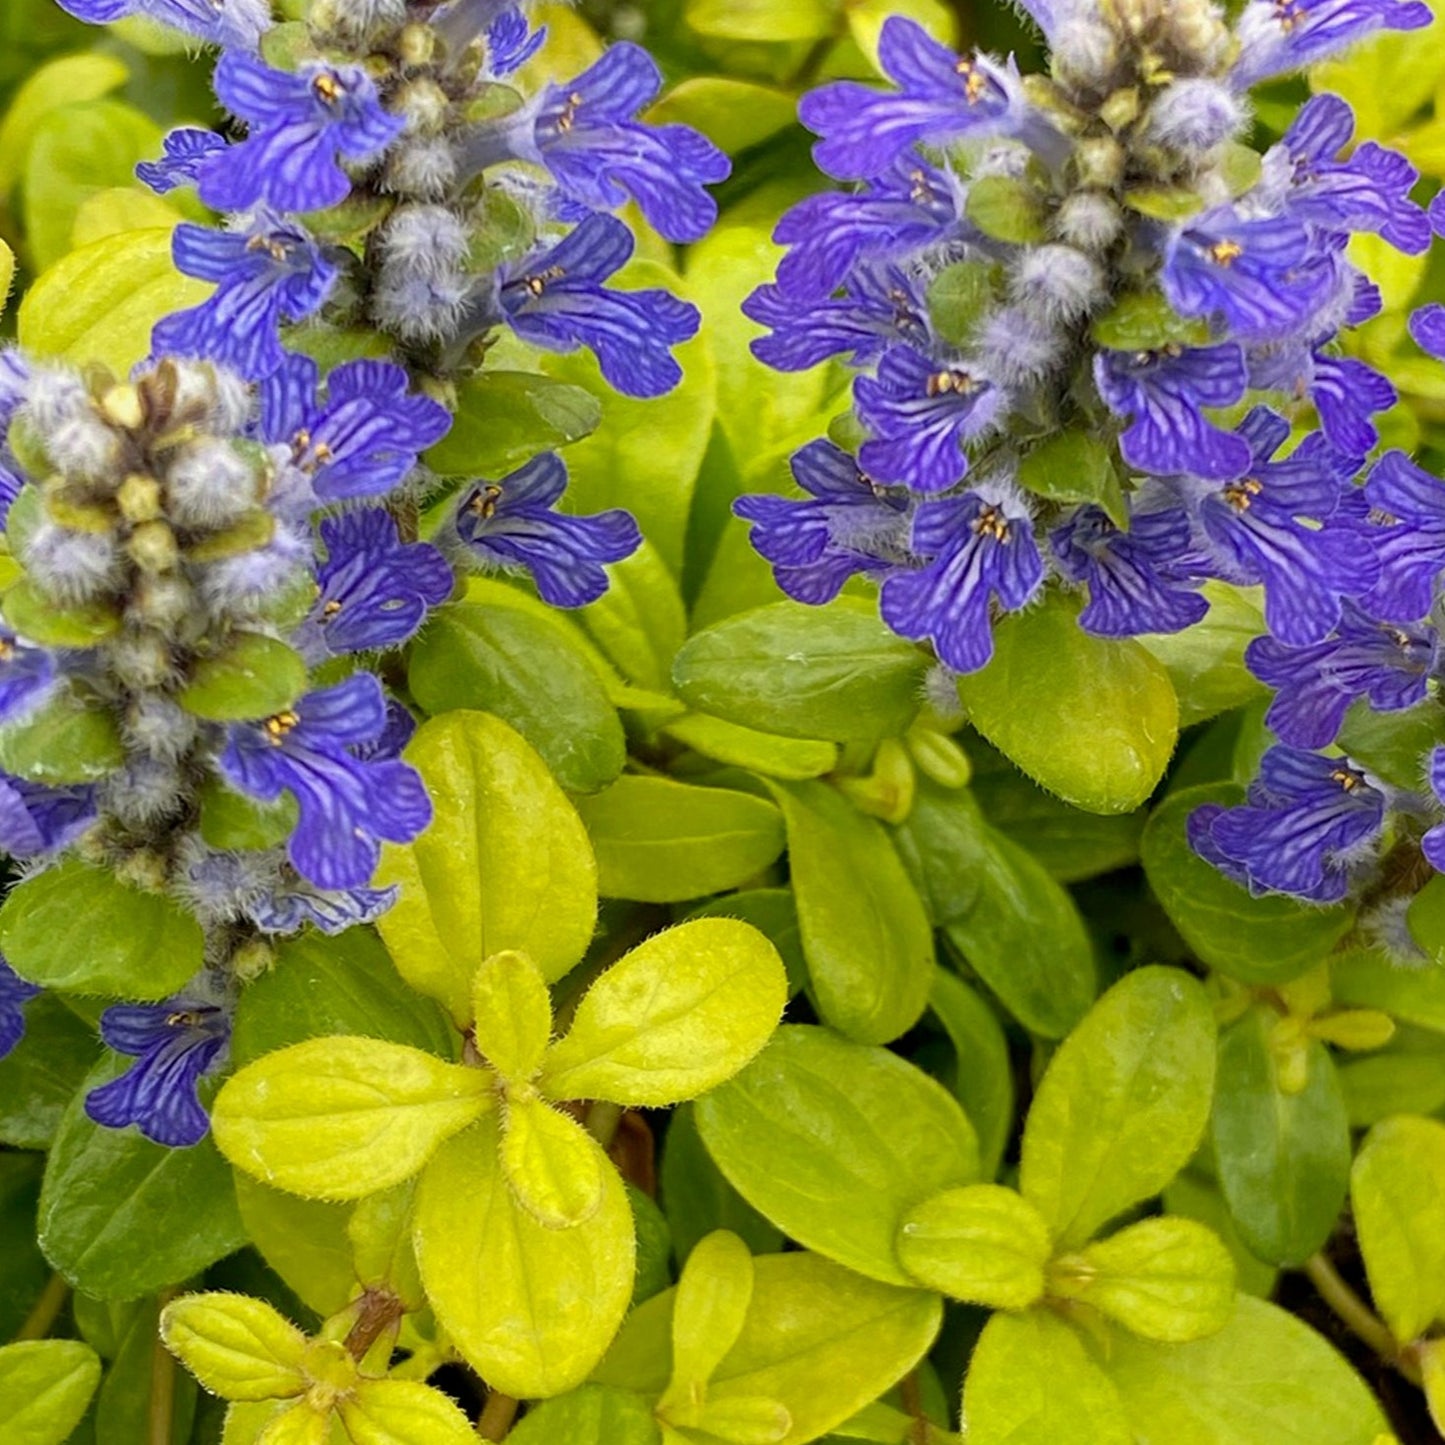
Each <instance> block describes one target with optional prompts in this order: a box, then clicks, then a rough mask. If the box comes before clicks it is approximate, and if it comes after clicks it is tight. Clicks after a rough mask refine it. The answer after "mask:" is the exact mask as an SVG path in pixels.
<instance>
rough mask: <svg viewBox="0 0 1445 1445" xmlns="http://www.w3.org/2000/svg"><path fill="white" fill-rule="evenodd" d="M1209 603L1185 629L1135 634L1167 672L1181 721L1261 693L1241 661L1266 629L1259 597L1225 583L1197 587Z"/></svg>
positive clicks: (1197, 718)
mask: <svg viewBox="0 0 1445 1445" xmlns="http://www.w3.org/2000/svg"><path fill="white" fill-rule="evenodd" d="M1200 592H1201V594H1202V595H1203V596H1204V597H1205V598H1206V599H1207V600H1208V602H1209V611H1208V612H1207V613H1206V614H1205V616H1204V620H1203V621H1202V622H1196V623H1195V624H1194V626H1193V627H1189V628H1186V629H1185V630H1184V631H1183V632H1155V633H1150V634H1149V635H1147V636H1145V637H1141V638H1140V639H1139V641H1140V643H1141V644H1142V645H1143V646H1144V647H1145V648H1147V649H1148V651H1149V652H1151V653H1152V654H1153V655H1154V656H1155V657H1156V658H1158V659H1159V661H1160V662H1162V663H1163V664H1164V666H1165V667H1166V668H1167V669H1168V671H1169V678H1170V681H1171V682H1173V684H1174V691H1175V693H1177V694H1178V697H1179V725H1180V727H1188V726H1189V725H1190V724H1191V723H1197V722H1203V721H1204V719H1205V718H1211V717H1215V716H1217V715H1218V714H1219V713H1222V712H1228V711H1229V709H1230V708H1235V707H1241V706H1243V705H1244V704H1245V703H1247V702H1253V701H1254V699H1255V698H1257V697H1261V696H1263V695H1264V693H1265V686H1264V684H1263V683H1262V682H1260V680H1259V679H1258V678H1257V677H1256V676H1255V675H1254V674H1253V673H1252V672H1251V671H1250V670H1249V669H1248V668H1247V667H1246V666H1245V665H1244V649H1245V648H1246V647H1248V646H1249V644H1250V643H1251V642H1253V641H1254V639H1255V638H1256V637H1259V636H1260V635H1261V634H1262V633H1263V632H1264V631H1265V630H1266V629H1265V623H1264V613H1263V611H1262V610H1261V608H1260V604H1259V601H1258V598H1257V596H1251V595H1250V594H1249V593H1247V592H1245V591H1244V590H1242V589H1241V588H1238V587H1234V586H1232V585H1231V584H1230V583H1228V582H1206V583H1205V584H1204V586H1203V587H1202V588H1200Z"/></svg>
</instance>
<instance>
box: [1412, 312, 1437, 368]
mask: <svg viewBox="0 0 1445 1445" xmlns="http://www.w3.org/2000/svg"><path fill="white" fill-rule="evenodd" d="M1410 335H1411V336H1413V337H1414V338H1415V340H1416V341H1417V342H1419V344H1420V348H1421V350H1423V351H1428V352H1429V353H1430V355H1431V356H1433V357H1435V358H1436V360H1437V361H1445V306H1442V305H1441V304H1440V302H1438V301H1432V302H1431V303H1430V305H1428V306H1422V307H1421V308H1420V309H1419V310H1418V311H1417V312H1415V314H1414V315H1413V316H1411V318H1410Z"/></svg>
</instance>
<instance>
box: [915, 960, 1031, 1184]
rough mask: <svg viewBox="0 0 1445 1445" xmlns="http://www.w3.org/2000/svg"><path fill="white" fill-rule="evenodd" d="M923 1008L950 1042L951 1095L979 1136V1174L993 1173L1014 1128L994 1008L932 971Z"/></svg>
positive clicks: (1009, 1071)
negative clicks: (954, 1064)
mask: <svg viewBox="0 0 1445 1445" xmlns="http://www.w3.org/2000/svg"><path fill="white" fill-rule="evenodd" d="M928 1006H929V1008H930V1009H932V1011H933V1012H934V1014H935V1015H937V1017H938V1021H939V1023H941V1024H942V1025H943V1029H944V1032H945V1033H946V1034H947V1035H948V1037H949V1041H950V1042H951V1043H952V1044H953V1051H954V1055H955V1056H956V1058H957V1071H956V1073H955V1075H954V1080H953V1091H954V1093H955V1094H957V1095H958V1099H959V1102H960V1103H961V1104H962V1105H963V1111H964V1113H966V1114H967V1115H968V1117H969V1120H970V1122H971V1123H972V1124H973V1127H974V1129H975V1130H976V1132H977V1133H978V1152H979V1173H980V1174H981V1175H982V1176H983V1177H984V1178H985V1179H992V1178H993V1177H994V1175H995V1174H997V1173H998V1166H999V1162H1000V1161H1001V1160H1002V1159H1003V1154H1004V1148H1005V1146H1006V1145H1007V1143H1008V1137H1009V1134H1010V1132H1011V1131H1012V1129H1013V1119H1014V1082H1013V1066H1012V1064H1011V1062H1010V1060H1009V1052H1008V1040H1007V1039H1006V1038H1005V1037H1004V1031H1003V1025H1002V1024H1001V1023H999V1020H998V1015H997V1013H995V1011H994V1010H993V1008H992V1007H991V1006H990V1005H989V1004H987V1003H985V1002H984V1000H983V999H982V998H980V997H979V995H978V994H976V993H975V992H974V991H973V990H972V989H971V988H969V987H968V985H967V984H966V983H964V982H963V981H962V980H961V979H959V978H957V977H955V976H954V975H953V974H951V973H949V972H947V971H946V970H945V969H942V968H938V969H935V970H934V974H933V987H932V988H931V989H930V990H929V994H928Z"/></svg>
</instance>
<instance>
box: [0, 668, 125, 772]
mask: <svg viewBox="0 0 1445 1445" xmlns="http://www.w3.org/2000/svg"><path fill="white" fill-rule="evenodd" d="M124 761H125V749H124V748H123V747H122V745H121V740H120V729H119V727H118V726H117V724H116V720H115V714H114V713H113V712H112V711H111V709H110V708H108V707H106V706H104V704H103V703H101V702H100V701H99V699H95V698H90V697H84V696H82V695H81V694H80V692H79V691H78V690H77V689H76V688H74V687H70V688H66V689H65V690H63V691H62V692H60V693H59V694H57V695H56V696H55V697H52V698H51V699H49V700H48V701H47V702H44V703H42V704H41V705H40V707H39V708H37V709H36V710H35V711H34V712H33V713H30V714H29V715H28V716H27V717H26V718H25V719H24V720H23V721H21V722H14V723H10V724H9V725H8V726H6V727H3V728H0V767H3V768H4V769H5V770H6V771H7V772H9V773H13V774H14V775H15V776H16V777H19V778H26V779H28V780H29V781H30V782H32V783H44V784H46V785H47V786H48V787H53V788H59V787H67V786H69V785H71V784H75V783H94V782H99V781H100V779H102V778H104V777H106V776H108V775H109V774H110V773H113V772H114V771H115V770H116V769H117V768H118V767H120V766H121V764H122V763H124Z"/></svg>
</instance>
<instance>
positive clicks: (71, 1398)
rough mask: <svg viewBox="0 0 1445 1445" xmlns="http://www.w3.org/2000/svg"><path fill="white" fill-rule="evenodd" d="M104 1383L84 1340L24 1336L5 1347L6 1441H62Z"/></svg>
mask: <svg viewBox="0 0 1445 1445" xmlns="http://www.w3.org/2000/svg"><path fill="white" fill-rule="evenodd" d="M99 1383H100V1361H99V1360H98V1359H97V1358H96V1355H95V1351H94V1350H92V1349H91V1348H90V1346H89V1345H83V1344H81V1343H80V1341H79V1340H25V1341H23V1342H22V1343H20V1344H16V1345H6V1346H5V1347H4V1348H3V1349H0V1416H3V1418H4V1420H5V1439H6V1442H7V1445H61V1442H62V1441H64V1440H66V1439H67V1438H68V1437H69V1435H70V1432H71V1431H72V1430H73V1429H75V1427H76V1426H77V1425H78V1424H79V1423H80V1418H81V1416H82V1415H84V1414H85V1407H86V1406H87V1405H88V1404H89V1403H90V1397H91V1396H92V1395H93V1394H95V1387H96V1386H97V1385H98V1384H99Z"/></svg>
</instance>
